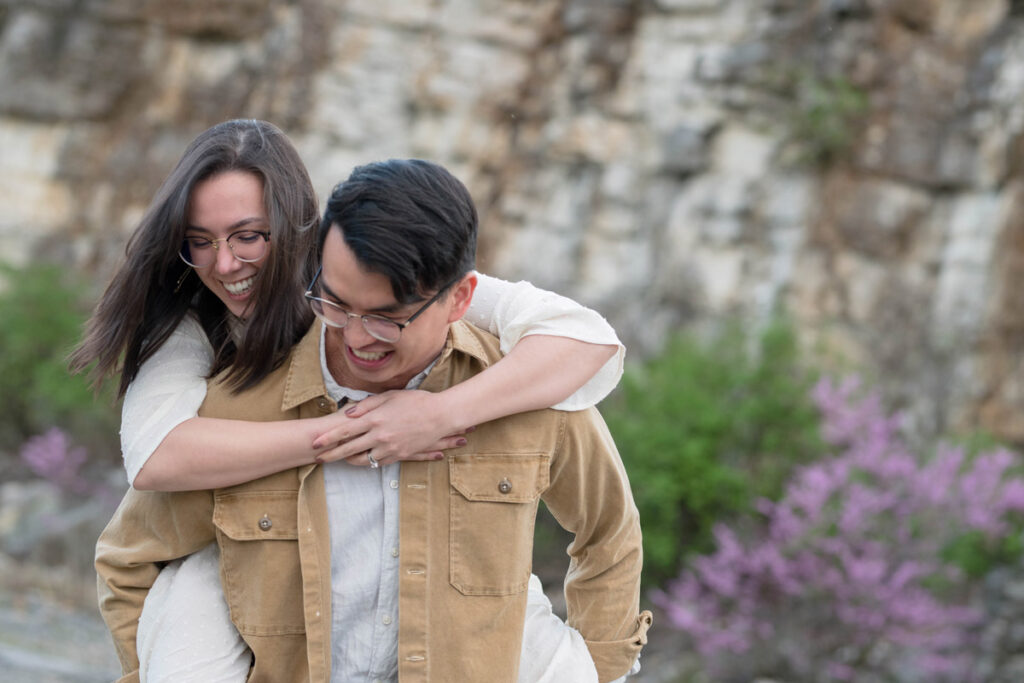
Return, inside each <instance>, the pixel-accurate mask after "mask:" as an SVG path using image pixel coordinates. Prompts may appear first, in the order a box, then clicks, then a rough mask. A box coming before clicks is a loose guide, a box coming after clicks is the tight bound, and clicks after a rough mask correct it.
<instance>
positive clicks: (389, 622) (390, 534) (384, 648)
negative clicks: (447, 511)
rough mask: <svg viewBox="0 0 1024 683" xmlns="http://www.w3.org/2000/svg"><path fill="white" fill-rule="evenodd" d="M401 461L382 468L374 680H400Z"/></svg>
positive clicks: (373, 663) (373, 659) (372, 659)
mask: <svg viewBox="0 0 1024 683" xmlns="http://www.w3.org/2000/svg"><path fill="white" fill-rule="evenodd" d="M400 471H401V470H400V465H399V464H397V463H394V464H391V465H385V466H383V467H381V468H380V486H381V498H382V499H383V501H384V537H383V539H382V543H381V550H380V568H381V577H380V583H379V589H378V593H377V609H376V612H375V614H374V628H373V633H374V638H373V642H374V647H373V653H372V655H371V660H370V673H371V676H373V678H372V680H373V683H383V682H384V681H396V680H398V664H397V659H398V657H397V653H398V636H397V629H398V604H397V597H398V557H399V552H398V505H399V496H398V486H399V476H400Z"/></svg>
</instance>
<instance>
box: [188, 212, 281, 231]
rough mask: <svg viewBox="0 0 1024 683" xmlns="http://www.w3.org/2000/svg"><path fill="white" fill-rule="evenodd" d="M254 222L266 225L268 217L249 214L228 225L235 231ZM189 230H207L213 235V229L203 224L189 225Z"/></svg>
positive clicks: (230, 229)
mask: <svg viewBox="0 0 1024 683" xmlns="http://www.w3.org/2000/svg"><path fill="white" fill-rule="evenodd" d="M253 223H263V224H264V225H266V223H267V219H266V218H262V217H260V216H249V217H248V218H243V219H241V220H238V221H235V222H234V223H232V224H231V225H229V226H228V232H234V231H236V230H238V229H239V228H244V227H245V226H247V225H252V224H253ZM189 230H192V231H195V232H205V233H206V234H208V235H212V234H213V230H210V229H208V228H204V227H203V226H201V225H189V226H186V227H185V231H186V232H188V231H189Z"/></svg>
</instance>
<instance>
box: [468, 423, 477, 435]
mask: <svg viewBox="0 0 1024 683" xmlns="http://www.w3.org/2000/svg"><path fill="white" fill-rule="evenodd" d="M475 431H476V425H473V426H471V427H466V433H467V434H469V433H470V432H475Z"/></svg>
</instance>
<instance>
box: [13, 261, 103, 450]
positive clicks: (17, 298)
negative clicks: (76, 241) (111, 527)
mask: <svg viewBox="0 0 1024 683" xmlns="http://www.w3.org/2000/svg"><path fill="white" fill-rule="evenodd" d="M0 282H2V283H3V286H2V288H0V320H2V321H3V325H0V449H2V450H5V451H8V452H11V451H13V450H15V449H16V448H17V446H18V445H20V444H21V443H22V442H24V441H25V440H26V439H28V438H29V437H32V436H34V435H37V434H42V433H44V432H46V431H48V430H49V429H50V428H52V427H54V426H57V427H60V428H61V429H63V430H65V431H66V432H68V433H69V434H70V435H71V437H72V439H73V440H74V441H75V442H76V443H79V444H81V445H83V446H86V447H88V448H89V450H90V452H92V453H93V454H94V455H105V456H106V457H107V458H112V459H116V457H117V454H118V452H119V449H118V447H117V425H118V418H119V416H118V413H117V408H116V406H115V405H114V402H113V400H112V397H111V394H110V393H109V391H107V392H105V393H101V394H100V395H99V396H94V394H93V391H92V389H91V388H90V387H89V385H88V381H87V380H86V379H85V378H84V377H83V376H71V375H69V374H68V370H67V365H66V360H65V359H66V356H67V354H68V353H69V352H70V350H71V348H72V347H73V346H74V344H75V343H76V342H77V341H78V338H79V336H80V335H81V329H82V323H83V321H84V320H85V318H86V316H87V315H88V312H89V301H88V300H87V297H86V293H87V292H88V291H89V289H88V288H87V287H85V286H83V282H82V280H81V278H80V277H79V276H78V274H77V273H75V272H73V271H70V270H68V269H66V268H62V267H59V266H55V265H32V266H28V267H25V268H20V269H16V268H13V267H11V266H6V265H2V266H0Z"/></svg>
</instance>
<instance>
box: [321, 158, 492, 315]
mask: <svg viewBox="0 0 1024 683" xmlns="http://www.w3.org/2000/svg"><path fill="white" fill-rule="evenodd" d="M332 227H336V228H339V229H340V230H341V234H342V236H343V237H344V239H345V244H346V245H348V247H349V249H351V250H352V252H353V253H354V254H355V256H356V259H357V260H358V261H359V263H360V264H362V265H363V266H364V267H365V268H366V269H367V270H368V271H370V272H374V273H379V274H381V275H384V276H386V277H387V278H388V279H389V280H390V281H391V289H392V291H393V292H394V295H395V299H396V300H397V301H398V302H399V303H400V304H410V303H414V302H416V301H419V300H422V299H424V298H427V297H428V296H430V295H431V294H432V293H434V292H437V291H438V290H440V289H441V288H442V287H444V286H446V285H447V284H449V283H450V282H452V281H454V280H457V279H458V278H460V277H461V276H463V275H465V274H466V273H468V272H469V271H470V270H472V269H473V267H474V264H475V259H476V232H477V213H476V207H475V206H474V205H473V199H472V198H471V197H470V196H469V191H468V190H467V189H466V186H465V185H463V184H462V183H461V182H460V181H459V180H458V179H457V178H456V177H455V176H453V175H452V174H451V173H449V172H448V171H447V170H446V169H444V168H443V167H442V166H439V165H437V164H434V163H431V162H429V161H423V160H421V159H390V160H388V161H380V162H376V163H372V164H366V165H365V166H359V167H357V168H356V169H355V170H354V171H352V174H351V175H350V176H349V177H348V179H347V180H345V181H344V182H342V183H339V184H338V185H337V186H336V187H335V188H334V190H333V191H332V192H331V197H330V199H328V200H327V208H326V209H325V210H324V216H323V220H321V221H320V234H319V238H318V239H319V242H318V245H319V249H320V252H321V253H323V246H324V240H326V239H327V234H328V232H329V231H330V230H331V229H332Z"/></svg>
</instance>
